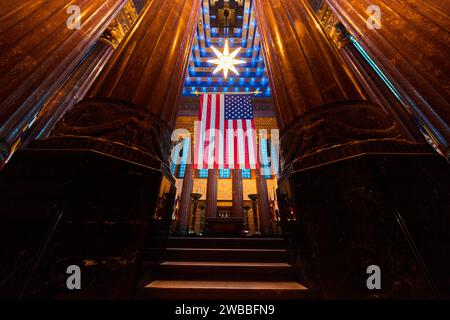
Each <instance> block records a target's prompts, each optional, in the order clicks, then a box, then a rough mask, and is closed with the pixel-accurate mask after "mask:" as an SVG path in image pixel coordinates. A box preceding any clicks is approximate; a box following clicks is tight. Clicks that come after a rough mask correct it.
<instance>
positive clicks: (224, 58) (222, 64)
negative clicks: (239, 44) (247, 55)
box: [208, 40, 245, 79]
mask: <svg viewBox="0 0 450 320" xmlns="http://www.w3.org/2000/svg"><path fill="white" fill-rule="evenodd" d="M211 49H213V51H214V53H215V54H216V56H217V59H212V60H209V61H208V62H210V63H214V64H217V67H216V69H214V71H213V74H216V73H217V72H219V71H220V70H223V77H224V78H225V79H226V78H227V76H228V70H231V71H233V72H234V73H235V74H237V75H239V72H238V71H237V70H236V68H235V67H234V66H235V65H238V64H242V63H245V61H243V60H238V59H235V58H236V56H237V55H238V53H239V51H240V50H241V48H237V49H236V50H234V51H233V52H232V53H230V51H229V50H228V40H226V41H225V47H224V49H223V53H222V52H220V51H219V50H217V49H216V48H214V47H213V46H211Z"/></svg>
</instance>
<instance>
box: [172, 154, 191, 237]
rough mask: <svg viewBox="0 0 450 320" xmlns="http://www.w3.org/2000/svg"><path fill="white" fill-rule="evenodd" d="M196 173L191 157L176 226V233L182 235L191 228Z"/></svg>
mask: <svg viewBox="0 0 450 320" xmlns="http://www.w3.org/2000/svg"><path fill="white" fill-rule="evenodd" d="M191 148H192V146H191ZM191 150H192V149H191ZM191 155H192V153H191V152H189V153H188V159H190V158H191ZM194 174H195V170H194V166H193V164H192V159H191V161H188V163H187V164H186V169H185V171H184V177H183V186H182V187H181V196H180V207H179V218H178V222H177V228H176V233H177V234H178V235H180V236H185V235H187V233H188V229H189V215H190V211H191V201H192V200H191V199H192V198H191V193H192V188H193V186H194Z"/></svg>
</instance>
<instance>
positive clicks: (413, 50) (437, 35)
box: [327, 0, 450, 155]
mask: <svg viewBox="0 0 450 320" xmlns="http://www.w3.org/2000/svg"><path fill="white" fill-rule="evenodd" d="M327 2H328V3H329V5H330V6H331V7H332V8H333V9H334V11H335V12H336V13H337V15H338V16H339V18H340V19H341V20H342V22H343V24H344V25H345V26H346V27H347V29H348V30H349V31H350V33H351V34H352V35H353V36H354V37H355V39H356V40H357V41H358V42H359V43H360V44H361V46H362V47H363V48H364V49H365V50H366V51H367V52H368V53H369V55H370V56H371V58H373V59H374V60H375V62H376V63H377V64H378V65H379V67H380V68H381V69H382V71H383V72H385V74H386V75H387V77H388V78H389V79H390V80H391V81H392V82H393V83H394V85H395V86H396V87H397V89H398V90H399V92H400V94H401V96H402V98H403V99H405V100H406V102H407V103H408V105H409V106H410V107H411V109H412V111H413V112H414V113H415V115H416V116H417V117H418V118H419V119H421V120H422V122H423V123H424V124H425V125H426V126H427V128H428V129H429V130H431V133H432V134H433V135H434V137H435V138H436V139H437V140H438V142H439V143H440V144H441V147H442V148H443V149H444V150H446V153H447V155H450V149H449V146H450V112H449V110H450V92H449V86H450V78H449V75H450V64H449V61H448V60H449V59H448V51H449V48H450V42H449V41H450V40H449V31H448V30H449V28H450V19H449V17H448V5H445V4H443V2H442V1H422V0H404V1H397V0H361V1H347V0H328V1H327ZM369 6H378V7H379V9H380V14H381V15H380V17H381V19H380V23H379V25H380V28H379V29H376V28H374V29H370V28H369V27H368V23H367V22H368V21H370V20H369V18H370V16H371V14H372V12H370V11H369V10H368V8H369Z"/></svg>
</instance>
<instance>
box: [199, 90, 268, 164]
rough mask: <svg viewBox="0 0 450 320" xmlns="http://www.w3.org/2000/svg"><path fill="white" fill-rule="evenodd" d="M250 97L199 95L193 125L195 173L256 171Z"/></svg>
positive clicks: (256, 156) (240, 95) (255, 144)
mask: <svg viewBox="0 0 450 320" xmlns="http://www.w3.org/2000/svg"><path fill="white" fill-rule="evenodd" d="M252 101H253V98H252V95H251V94H248V95H247V94H245V95H242V94H203V95H201V96H200V111H199V119H198V120H199V121H196V124H195V152H194V168H195V169H258V168H259V161H258V152H257V143H256V130H255V125H254V121H253V105H252Z"/></svg>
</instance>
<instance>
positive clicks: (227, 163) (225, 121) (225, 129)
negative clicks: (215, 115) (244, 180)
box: [223, 109, 230, 169]
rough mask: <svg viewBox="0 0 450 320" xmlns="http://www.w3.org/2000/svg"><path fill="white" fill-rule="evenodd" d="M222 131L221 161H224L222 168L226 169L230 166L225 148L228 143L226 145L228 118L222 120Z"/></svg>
mask: <svg viewBox="0 0 450 320" xmlns="http://www.w3.org/2000/svg"><path fill="white" fill-rule="evenodd" d="M224 110H225V109H224ZM223 131H224V139H223V152H224V155H223V162H224V164H223V167H224V169H228V168H229V167H230V162H229V161H228V157H229V152H228V149H227V147H228V145H227V142H228V132H227V131H228V120H224V121H223Z"/></svg>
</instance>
